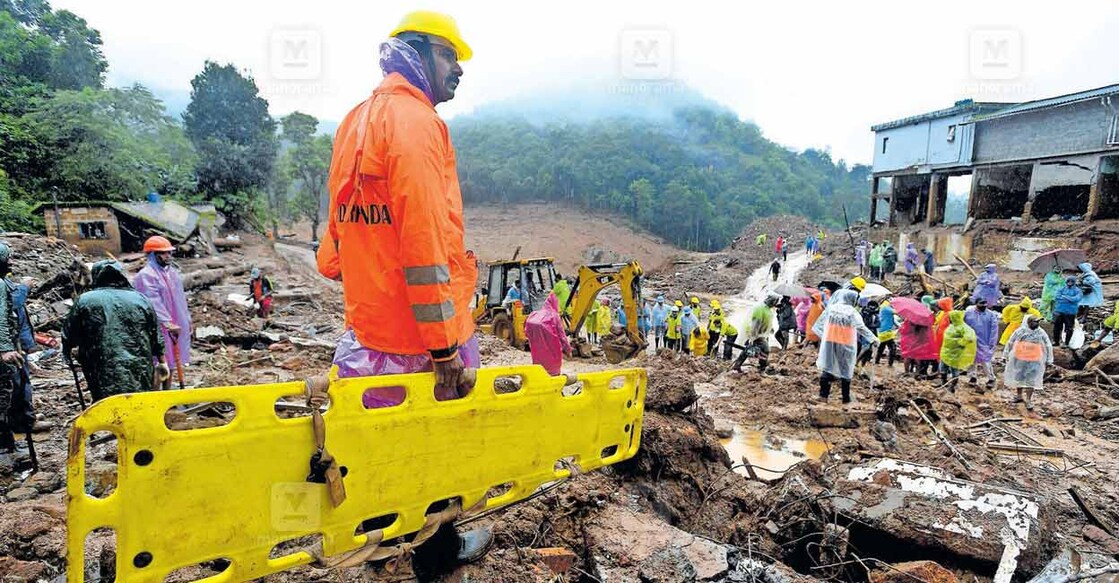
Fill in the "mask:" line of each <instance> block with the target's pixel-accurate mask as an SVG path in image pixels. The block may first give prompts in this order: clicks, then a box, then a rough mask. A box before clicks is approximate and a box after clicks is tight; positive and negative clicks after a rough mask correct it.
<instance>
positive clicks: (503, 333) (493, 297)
mask: <svg viewBox="0 0 1119 583" xmlns="http://www.w3.org/2000/svg"><path fill="white" fill-rule="evenodd" d="M556 279H557V278H556V269H555V262H554V261H553V259H552V258H551V257H539V258H534V259H513V260H509V261H495V262H493V263H490V264H489V273H488V274H487V277H486V287H484V288H483V289H482V291H481V293H480V294H479V295H478V296H477V298H476V305H475V308H474V320H475V321H476V322H478V324H479V327H480V328H482V331H484V332H488V333H491V334H493V335H494V336H497V337H498V338H501V339H502V340H505V341H506V342H508V343H509V344H510V345H511V346H514V347H516V348H521V349H523V348H525V347H526V346H527V344H526V341H525V318H527V317H528V315H529V314H531V313H532V312H534V311H536V310H539V309H540V308H543V307H544V301H545V300H547V299H548V294H549V293H551V292H552V286H554V285H555V284H556ZM514 282H516V283H517V284H518V286H519V287H520V290H521V299H520V300H515V301H512V302H509V303H505V301H504V300H505V296H506V294H507V293H508V292H509V289H510V288H511V287H513V283H514Z"/></svg>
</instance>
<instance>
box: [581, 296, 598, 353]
mask: <svg viewBox="0 0 1119 583" xmlns="http://www.w3.org/2000/svg"><path fill="white" fill-rule="evenodd" d="M600 305H601V304H594V305H592V306H591V308H590V309H589V310H587V316H586V318H585V319H584V322H583V325H584V326H586V327H587V342H590V343H591V344H594V343H596V342H598V308H599V306H600Z"/></svg>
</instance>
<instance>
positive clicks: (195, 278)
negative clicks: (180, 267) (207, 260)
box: [183, 264, 249, 289]
mask: <svg viewBox="0 0 1119 583" xmlns="http://www.w3.org/2000/svg"><path fill="white" fill-rule="evenodd" d="M248 271H249V266H248V264H241V265H233V266H230V267H225V268H222V269H204V270H201V271H192V272H190V273H186V274H183V289H195V288H200V287H208V286H211V285H214V284H216V283H219V282H221V280H223V279H225V278H227V277H232V276H234V275H242V274H244V273H248Z"/></svg>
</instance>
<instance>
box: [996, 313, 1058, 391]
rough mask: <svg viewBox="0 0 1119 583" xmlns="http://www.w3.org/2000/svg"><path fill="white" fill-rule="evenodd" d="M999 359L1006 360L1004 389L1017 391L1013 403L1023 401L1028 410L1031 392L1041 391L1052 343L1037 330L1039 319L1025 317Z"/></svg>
mask: <svg viewBox="0 0 1119 583" xmlns="http://www.w3.org/2000/svg"><path fill="white" fill-rule="evenodd" d="M1002 356H1003V358H1004V359H1006V377H1005V379H1006V386H1008V387H1011V388H1014V389H1018V397H1017V398H1016V399H1015V400H1014V402H1015V403H1021V402H1023V401H1024V402H1025V403H1026V409H1028V410H1031V411H1032V410H1033V408H1034V405H1033V396H1034V391H1035V390H1040V389H1041V383H1042V381H1043V380H1044V378H1045V367H1046V365H1051V364H1053V343H1052V342H1051V341H1050V340H1049V335H1048V334H1046V333H1045V330H1042V329H1041V318H1038V317H1037V316H1033V315H1030V316H1026V325H1025V326H1020V327H1019V328H1018V329H1017V330H1015V331H1014V334H1011V335H1010V340H1007V342H1006V347H1005V348H1003V351H1002ZM1023 392H1024V393H1025V398H1024V399H1023Z"/></svg>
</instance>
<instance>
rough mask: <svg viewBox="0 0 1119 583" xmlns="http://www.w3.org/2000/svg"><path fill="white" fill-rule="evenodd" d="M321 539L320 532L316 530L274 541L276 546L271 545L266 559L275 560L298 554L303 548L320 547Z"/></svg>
mask: <svg viewBox="0 0 1119 583" xmlns="http://www.w3.org/2000/svg"><path fill="white" fill-rule="evenodd" d="M322 539H323V536H322V533H321V532H316V533H313V534H308V535H304V536H300V537H296V538H289V539H287V540H283V541H280V542H278V543H276V546H274V547H272V550H270V551H268V560H269V561H276V560H279V559H284V558H287V557H292V556H295V555H299V554H301V553H302V552H304V549H321V548H322Z"/></svg>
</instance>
